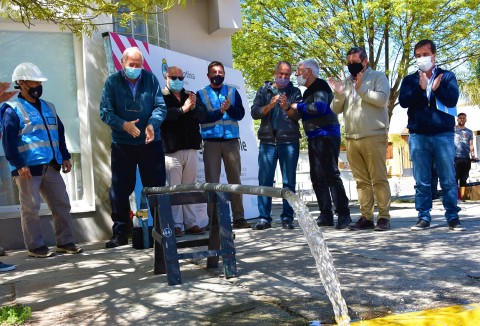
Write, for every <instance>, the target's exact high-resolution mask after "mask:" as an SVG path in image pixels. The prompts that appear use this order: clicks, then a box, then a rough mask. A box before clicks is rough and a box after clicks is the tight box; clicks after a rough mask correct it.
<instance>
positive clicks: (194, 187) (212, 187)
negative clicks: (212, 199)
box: [142, 183, 295, 198]
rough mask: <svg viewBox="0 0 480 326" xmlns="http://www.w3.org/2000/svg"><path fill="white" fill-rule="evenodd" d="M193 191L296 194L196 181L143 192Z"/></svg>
mask: <svg viewBox="0 0 480 326" xmlns="http://www.w3.org/2000/svg"><path fill="white" fill-rule="evenodd" d="M191 191H219V192H229V193H234V194H246V195H257V196H267V197H278V198H286V196H287V195H289V194H290V195H291V194H293V195H295V193H294V192H292V191H291V190H288V189H283V188H275V187H263V186H248V185H239V184H233V185H230V184H222V183H194V184H183V185H175V186H167V187H145V188H143V190H142V194H145V195H154V194H167V193H178V192H191Z"/></svg>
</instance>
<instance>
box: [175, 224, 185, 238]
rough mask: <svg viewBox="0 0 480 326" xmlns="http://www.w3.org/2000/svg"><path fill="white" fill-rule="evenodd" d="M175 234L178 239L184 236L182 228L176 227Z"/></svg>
mask: <svg viewBox="0 0 480 326" xmlns="http://www.w3.org/2000/svg"><path fill="white" fill-rule="evenodd" d="M174 232H175V236H176V237H177V238H178V237H181V236H182V235H183V232H182V228H181V227H178V226H176V227H175V229H174Z"/></svg>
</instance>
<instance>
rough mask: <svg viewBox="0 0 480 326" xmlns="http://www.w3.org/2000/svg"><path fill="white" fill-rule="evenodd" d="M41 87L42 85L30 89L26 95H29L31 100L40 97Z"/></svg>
mask: <svg viewBox="0 0 480 326" xmlns="http://www.w3.org/2000/svg"><path fill="white" fill-rule="evenodd" d="M42 92H43V87H42V85H38V86H37V87H30V88H29V89H28V95H30V96H31V97H32V98H33V99H38V98H40V96H42Z"/></svg>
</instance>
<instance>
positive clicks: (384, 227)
mask: <svg viewBox="0 0 480 326" xmlns="http://www.w3.org/2000/svg"><path fill="white" fill-rule="evenodd" d="M388 230H390V220H389V219H388V218H384V217H382V218H379V219H378V221H377V226H376V227H375V231H388Z"/></svg>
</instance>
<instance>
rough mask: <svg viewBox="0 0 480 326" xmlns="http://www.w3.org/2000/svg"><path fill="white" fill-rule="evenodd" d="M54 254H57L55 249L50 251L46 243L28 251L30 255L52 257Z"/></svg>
mask: <svg viewBox="0 0 480 326" xmlns="http://www.w3.org/2000/svg"><path fill="white" fill-rule="evenodd" d="M53 255H55V254H54V253H53V251H50V249H48V247H47V246H45V245H43V246H41V247H38V248H35V249H30V250H29V251H28V256H30V257H37V258H47V257H52V256H53Z"/></svg>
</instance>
